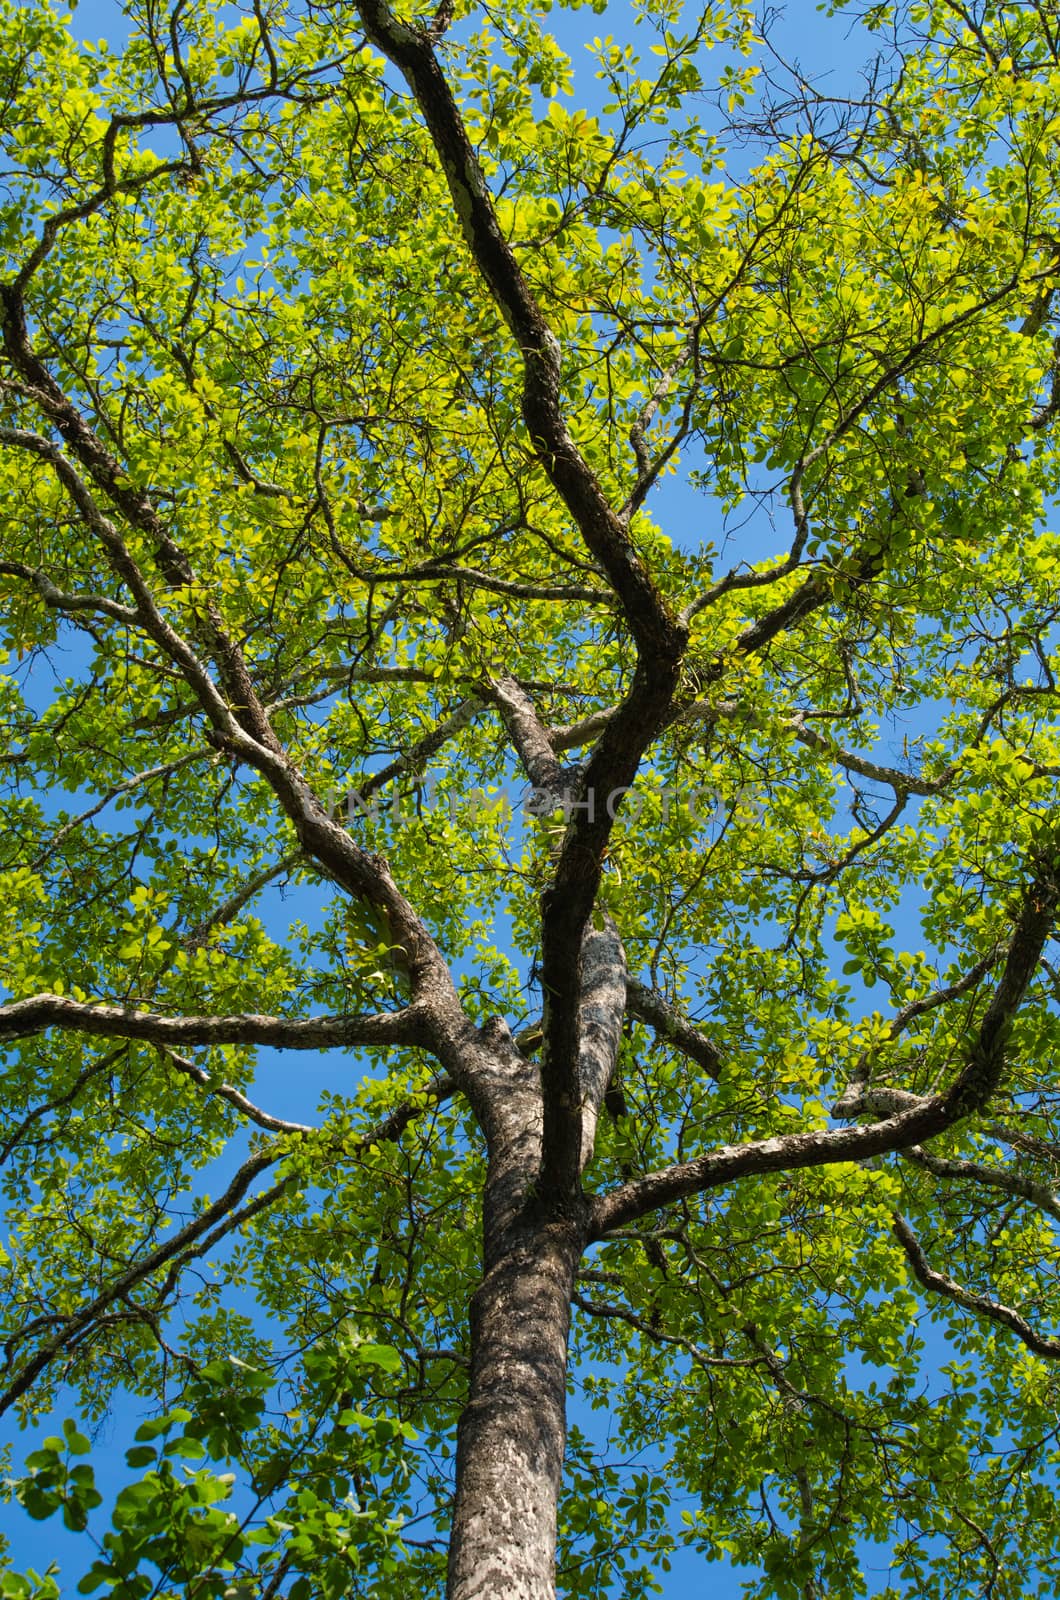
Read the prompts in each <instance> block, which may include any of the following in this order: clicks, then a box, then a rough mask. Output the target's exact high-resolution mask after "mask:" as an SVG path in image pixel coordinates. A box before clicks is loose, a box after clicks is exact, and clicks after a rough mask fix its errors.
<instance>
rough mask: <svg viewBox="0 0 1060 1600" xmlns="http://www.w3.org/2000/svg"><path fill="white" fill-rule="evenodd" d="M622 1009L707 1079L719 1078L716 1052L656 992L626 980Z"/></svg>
mask: <svg viewBox="0 0 1060 1600" xmlns="http://www.w3.org/2000/svg"><path fill="white" fill-rule="evenodd" d="M626 1010H627V1011H628V1012H629V1013H630V1015H631V1016H634V1017H637V1018H638V1020H639V1021H641V1022H646V1023H647V1024H648V1026H649V1027H650V1028H653V1029H654V1030H655V1032H656V1033H657V1034H658V1035H659V1037H660V1039H664V1040H665V1041H666V1043H667V1044H670V1045H673V1047H674V1048H675V1049H676V1050H680V1051H681V1053H682V1055H686V1056H687V1057H688V1058H689V1060H690V1061H694V1062H695V1063H696V1065H697V1066H698V1067H702V1068H703V1071H704V1072H705V1073H706V1074H707V1076H708V1077H710V1078H717V1077H719V1076H720V1074H721V1069H722V1066H723V1065H724V1063H723V1060H722V1055H721V1052H720V1050H719V1049H718V1048H717V1046H716V1045H714V1044H712V1043H711V1041H710V1040H709V1039H708V1038H706V1037H705V1035H704V1034H702V1033H700V1031H699V1028H698V1027H697V1026H696V1025H695V1024H694V1023H692V1022H690V1021H689V1020H688V1018H687V1017H685V1016H683V1015H682V1014H681V1012H680V1011H678V1009H677V1007H676V1006H673V1005H671V1004H670V1002H669V1000H667V999H666V997H665V996H664V995H661V994H660V993H659V991H658V989H650V988H648V987H647V985H646V984H643V983H638V981H637V979H636V978H629V979H627V981H626Z"/></svg>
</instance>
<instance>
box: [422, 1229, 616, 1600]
mask: <svg viewBox="0 0 1060 1600" xmlns="http://www.w3.org/2000/svg"><path fill="white" fill-rule="evenodd" d="M583 1238H584V1233H583V1229H582V1228H581V1227H580V1226H579V1225H578V1224H577V1223H576V1222H575V1221H574V1220H573V1219H569V1218H559V1219H554V1220H550V1221H548V1220H544V1221H540V1222H538V1223H536V1224H535V1223H534V1222H532V1221H530V1220H526V1221H523V1222H517V1223H515V1224H513V1225H510V1226H509V1227H508V1228H507V1229H506V1230H505V1233H504V1235H503V1236H502V1237H501V1238H500V1239H498V1240H497V1241H496V1244H497V1247H498V1248H497V1250H496V1255H495V1258H494V1259H493V1261H492V1262H491V1263H489V1264H487V1269H486V1272H485V1275H484V1278H483V1281H482V1284H481V1285H480V1287H479V1289H478V1290H477V1292H476V1294H475V1296H474V1299H473V1301H472V1306H471V1340H472V1343H471V1388H470V1394H469V1397H468V1401H467V1405H466V1406H465V1408H464V1413H463V1416H462V1417H461V1419H460V1429H459V1433H458V1438H457V1460H456V1471H457V1492H456V1504H455V1507H454V1513H453V1526H452V1534H451V1542H450V1553H449V1589H448V1594H449V1600H552V1597H553V1596H554V1595H555V1592H556V1578H555V1562H556V1508H557V1502H558V1499H559V1489H560V1481H561V1478H562V1473H563V1453H564V1447H565V1444H566V1398H567V1395H566V1388H567V1335H568V1332H569V1329H570V1304H571V1291H572V1289H573V1287H574V1278H575V1274H576V1272H577V1270H578V1261H579V1259H580V1256H581V1252H582V1244H583ZM490 1254H491V1255H493V1252H492V1251H491V1252H490Z"/></svg>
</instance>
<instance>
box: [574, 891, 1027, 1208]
mask: <svg viewBox="0 0 1060 1600" xmlns="http://www.w3.org/2000/svg"><path fill="white" fill-rule="evenodd" d="M1057 897H1058V884H1057V878H1056V874H1055V870H1054V869H1053V868H1052V867H1051V866H1050V865H1048V864H1045V863H1043V864H1042V865H1041V866H1040V867H1039V869H1038V871H1037V873H1036V875H1035V877H1034V879H1033V881H1032V882H1031V884H1030V886H1029V887H1028V889H1027V891H1026V894H1025V896H1024V901H1023V907H1022V910H1021V913H1020V916H1019V919H1018V921H1017V924H1016V929H1015V932H1014V934H1013V938H1012V942H1011V944H1010V945H1009V949H1008V955H1007V959H1006V961H1005V966H1004V970H1003V971H1002V974H1001V977H1000V979H999V981H998V984H997V986H996V988H995V990H994V993H993V995H992V996H991V999H990V1003H989V1005H988V1006H987V1008H986V1010H985V1012H984V1014H983V1016H982V1018H981V1020H980V1023H979V1028H978V1031H977V1033H976V1037H975V1039H974V1041H973V1043H972V1045H971V1047H970V1049H969V1051H968V1055H967V1058H966V1061H965V1065H964V1067H963V1069H962V1071H961V1072H960V1074H959V1075H958V1077H957V1079H956V1081H955V1082H954V1084H953V1085H952V1086H951V1088H950V1089H949V1090H948V1091H947V1092H946V1093H945V1094H941V1095H932V1096H931V1097H930V1098H929V1099H925V1100H919V1099H918V1101H917V1103H916V1104H915V1105H912V1106H910V1107H909V1109H907V1110H901V1111H899V1112H897V1113H896V1114H895V1115H893V1116H890V1117H887V1118H886V1119H885V1120H883V1121H881V1122H873V1123H868V1124H866V1125H865V1126H863V1127H859V1128H842V1129H827V1130H820V1131H817V1132H811V1133H794V1134H787V1135H783V1136H780V1137H777V1138H772V1139H762V1140H757V1141H754V1142H752V1143H749V1144H743V1145H722V1146H720V1147H719V1148H718V1149H716V1150H712V1151H710V1152H709V1153H708V1154H706V1155H703V1156H698V1157H697V1158H696V1159H695V1160H692V1161H685V1162H681V1163H679V1164H677V1165H675V1166H671V1167H666V1168H663V1169H662V1170H660V1171H658V1172H653V1173H649V1174H648V1175H646V1176H644V1177H641V1178H636V1179H634V1180H633V1181H632V1182H631V1183H627V1184H624V1185H622V1186H621V1187H620V1188H618V1189H614V1190H612V1191H611V1193H610V1194H606V1195H601V1196H600V1197H599V1198H598V1199H597V1200H596V1201H595V1203H594V1205H593V1208H592V1220H591V1226H590V1238H592V1239H599V1238H603V1237H604V1236H605V1235H606V1234H608V1233H610V1232H611V1231H612V1230H613V1229H614V1228H620V1227H624V1226H626V1225H627V1224H628V1223H630V1222H632V1221H634V1220H635V1219H636V1218H637V1217H641V1216H644V1215H645V1214H646V1213H647V1212H649V1211H655V1210H658V1209H659V1207H661V1206H665V1205H669V1204H671V1203H672V1202H673V1201H675V1200H681V1199H685V1198H687V1197H688V1196H690V1195H694V1194H701V1193H703V1191H704V1190H706V1189H715V1188H720V1187H722V1186H723V1185H726V1184H729V1183H733V1182H735V1181H736V1180H737V1179H738V1178H743V1177H748V1176H750V1175H751V1174H753V1173H759V1172H789V1171H794V1170H796V1169H798V1168H800V1167H817V1166H825V1165H828V1164H830V1163H832V1162H837V1161H864V1160H865V1159H867V1158H868V1157H869V1156H877V1155H886V1154H889V1153H890V1152H892V1151H895V1150H900V1149H903V1148H905V1147H906V1146H908V1145H915V1144H922V1143H923V1142H924V1141H925V1140H926V1139H930V1138H934V1137H936V1136H937V1135H938V1134H940V1133H943V1132H945V1130H946V1129H947V1128H950V1127H952V1126H953V1125H954V1123H956V1122H959V1121H961V1120H962V1118H964V1117H966V1116H970V1115H972V1114H974V1113H976V1112H979V1111H982V1110H983V1109H984V1108H985V1107H986V1105H987V1104H988V1103H989V1100H990V1097H991V1095H992V1094H993V1092H994V1090H995V1089H996V1087H997V1084H998V1080H999V1078H1000V1076H1001V1072H1002V1070H1003V1067H1004V1062H1005V1042H1006V1039H1007V1037H1008V1033H1009V1029H1010V1028H1011V1025H1012V1021H1013V1018H1014V1017H1015V1015H1016V1012H1017V1010H1018V1009H1019V1006H1020V1003H1021V1002H1022V1000H1023V996H1024V994H1025V993H1026V990H1027V986H1028V984H1029V983H1030V980H1031V978H1032V976H1033V973H1034V969H1035V967H1036V965H1037V963H1038V961H1039V959H1040V958H1041V954H1042V950H1043V949H1044V946H1045V943H1046V940H1047V939H1048V937H1049V935H1050V933H1051V931H1052V926H1053V921H1054V919H1055V914H1056V904H1057Z"/></svg>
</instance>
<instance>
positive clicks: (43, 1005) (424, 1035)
mask: <svg viewBox="0 0 1060 1600" xmlns="http://www.w3.org/2000/svg"><path fill="white" fill-rule="evenodd" d="M48 1028H61V1029H62V1030H63V1031H64V1032H68V1033H91V1034H102V1035H104V1036H105V1037H106V1038H110V1039H143V1040H146V1042H147V1043H148V1044H157V1045H160V1046H167V1045H172V1046H179V1045H195V1044H199V1045H212V1044H240V1045H270V1046H272V1047H273V1048H275V1049H277V1050H329V1049H334V1048H336V1047H342V1046H349V1045H365V1046H371V1045H392V1044H400V1045H414V1046H420V1047H424V1046H426V1045H428V1044H429V1034H428V1032H427V1029H426V1027H425V1023H424V1017H423V1012H422V1010H421V1009H420V1008H419V1007H417V1006H415V1005H411V1006H407V1007H406V1008H405V1009H404V1010H403V1011H382V1012H378V1013H376V1014H374V1015H364V1016H353V1017H270V1016H258V1015H257V1014H255V1013H252V1012H248V1013H246V1014H239V1015H233V1016H219V1017H164V1016H161V1015H159V1013H157V1012H154V1011H133V1010H128V1009H126V1008H124V1007H122V1006H108V1005H93V1004H90V1003H88V1002H86V1001H79V1000H72V999H70V997H69V996H68V995H58V994H38V995H32V996H31V997H30V998H28V999H26V1000H15V1001H12V1002H11V1003H10V1004H9V1005H5V1006H0V1042H3V1041H6V1040H9V1039H27V1038H31V1037H33V1036H34V1035H35V1034H38V1033H44V1032H45V1031H46V1030H47V1029H48Z"/></svg>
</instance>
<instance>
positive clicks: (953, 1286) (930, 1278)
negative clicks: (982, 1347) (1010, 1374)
mask: <svg viewBox="0 0 1060 1600" xmlns="http://www.w3.org/2000/svg"><path fill="white" fill-rule="evenodd" d="M894 1233H895V1237H896V1238H897V1240H898V1242H899V1244H900V1245H901V1246H902V1249H903V1250H904V1251H905V1254H906V1258H907V1260H908V1262H909V1265H910V1266H911V1267H912V1269H913V1272H914V1273H915V1275H916V1277H917V1279H918V1281H919V1282H920V1283H922V1284H923V1286H924V1288H925V1289H930V1290H931V1291H932V1293H934V1294H940V1295H942V1296H943V1297H944V1298H945V1299H947V1300H952V1301H953V1303H954V1304H955V1305H958V1306H963V1307H964V1309H965V1310H966V1311H972V1312H974V1313H975V1314H976V1315H977V1316H982V1317H989V1318H990V1320H991V1321H992V1322H1000V1323H1001V1324H1002V1325H1003V1326H1004V1327H1006V1328H1009V1329H1010V1330H1011V1331H1012V1332H1013V1333H1014V1334H1015V1335H1016V1336H1017V1338H1020V1339H1022V1340H1023V1343H1024V1344H1025V1345H1026V1346H1027V1348H1028V1350H1033V1352H1034V1354H1035V1355H1036V1356H1044V1357H1046V1358H1047V1359H1048V1360H1050V1361H1060V1339H1045V1338H1043V1337H1042V1336H1041V1334H1038V1333H1035V1331H1034V1329H1033V1328H1032V1327H1031V1325H1030V1323H1029V1322H1028V1321H1027V1320H1026V1318H1025V1317H1021V1316H1020V1314H1019V1312H1018V1311H1013V1310H1012V1308H1011V1307H1010V1306H1003V1305H1001V1304H1000V1302H999V1301H997V1300H990V1299H988V1298H987V1296H986V1295H985V1294H973V1293H972V1292H971V1290H970V1289H965V1288H964V1287H963V1286H962V1285H961V1284H959V1283H958V1282H957V1281H956V1280H955V1279H954V1278H949V1277H947V1276H946V1274H945V1273H944V1272H936V1271H935V1269H934V1268H933V1267H932V1266H931V1265H930V1264H929V1262H928V1258H927V1256H926V1255H925V1254H924V1250H923V1247H922V1246H921V1244H920V1241H919V1240H918V1239H917V1236H916V1234H915V1233H914V1232H913V1230H912V1228H911V1227H910V1226H909V1224H908V1222H906V1220H905V1218H904V1217H901V1216H897V1215H896V1216H895V1219H894Z"/></svg>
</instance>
